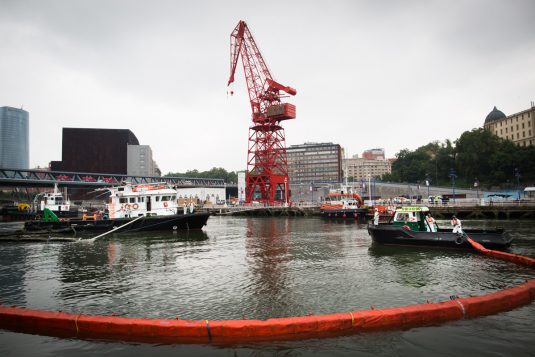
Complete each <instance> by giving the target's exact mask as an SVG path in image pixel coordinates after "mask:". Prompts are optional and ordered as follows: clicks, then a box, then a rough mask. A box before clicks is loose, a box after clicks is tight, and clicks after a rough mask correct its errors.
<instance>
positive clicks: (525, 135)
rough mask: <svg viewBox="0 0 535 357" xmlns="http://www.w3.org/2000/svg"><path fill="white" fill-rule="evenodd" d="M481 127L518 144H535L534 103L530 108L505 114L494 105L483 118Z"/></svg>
mask: <svg viewBox="0 0 535 357" xmlns="http://www.w3.org/2000/svg"><path fill="white" fill-rule="evenodd" d="M483 127H484V128H485V129H487V130H489V131H490V132H491V133H492V134H494V135H496V136H498V137H500V138H502V139H505V140H510V141H512V142H513V143H515V144H516V145H518V146H529V145H535V103H533V102H532V103H531V108H530V109H526V110H523V111H521V112H518V113H515V114H512V115H509V116H506V115H505V114H504V113H503V112H502V111H501V110H498V109H497V108H496V107H494V109H492V111H491V112H490V113H489V114H488V115H487V117H486V118H485V123H484V124H483Z"/></svg>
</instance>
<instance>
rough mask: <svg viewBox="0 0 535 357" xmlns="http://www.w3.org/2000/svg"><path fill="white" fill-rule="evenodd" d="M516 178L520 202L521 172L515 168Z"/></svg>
mask: <svg viewBox="0 0 535 357" xmlns="http://www.w3.org/2000/svg"><path fill="white" fill-rule="evenodd" d="M515 178H516V191H517V192H518V201H520V171H519V170H518V167H515Z"/></svg>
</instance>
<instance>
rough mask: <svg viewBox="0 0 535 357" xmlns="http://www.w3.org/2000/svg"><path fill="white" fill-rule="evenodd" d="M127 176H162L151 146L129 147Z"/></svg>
mask: <svg viewBox="0 0 535 357" xmlns="http://www.w3.org/2000/svg"><path fill="white" fill-rule="evenodd" d="M127 174H128V175H130V176H160V175H161V173H160V170H159V169H158V165H156V162H154V160H153V158H152V149H151V148H150V146H149V145H128V153H127Z"/></svg>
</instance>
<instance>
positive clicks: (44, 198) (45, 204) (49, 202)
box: [34, 185, 71, 212]
mask: <svg viewBox="0 0 535 357" xmlns="http://www.w3.org/2000/svg"><path fill="white" fill-rule="evenodd" d="M36 202H39V203H38V205H36V206H37V210H38V211H44V210H45V208H48V209H49V210H51V211H53V212H62V211H63V212H68V211H69V210H70V209H71V202H70V201H69V200H65V199H63V194H62V193H61V192H60V191H59V190H58V186H57V185H54V191H53V192H43V193H40V194H38V195H37V196H35V199H34V203H36ZM34 207H35V206H34ZM34 209H35V208H34Z"/></svg>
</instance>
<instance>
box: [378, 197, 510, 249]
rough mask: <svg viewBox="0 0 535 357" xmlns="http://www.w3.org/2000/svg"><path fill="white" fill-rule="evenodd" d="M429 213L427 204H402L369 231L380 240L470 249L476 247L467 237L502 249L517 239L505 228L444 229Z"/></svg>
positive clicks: (402, 243) (393, 243) (487, 246)
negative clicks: (505, 230)
mask: <svg viewBox="0 0 535 357" xmlns="http://www.w3.org/2000/svg"><path fill="white" fill-rule="evenodd" d="M427 213H429V209H428V208H427V207H401V208H398V209H396V213H395V215H394V217H393V222H390V223H387V224H379V225H377V226H375V225H368V233H369V234H370V236H371V237H372V239H373V241H374V242H377V243H379V244H388V245H411V246H435V247H450V248H466V249H471V248H472V246H471V245H470V243H469V242H468V241H467V237H470V238H471V239H473V240H474V241H476V242H478V243H480V244H482V245H483V246H484V247H486V248H489V249H500V250H503V249H506V248H508V247H509V246H510V245H511V241H512V240H513V238H512V237H510V236H509V235H508V234H506V233H505V232H504V230H503V229H463V233H454V232H453V231H452V230H451V229H441V228H438V226H437V225H436V224H433V225H431V224H430V223H429V222H428V221H427V220H426V216H425V215H426V214H427Z"/></svg>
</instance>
